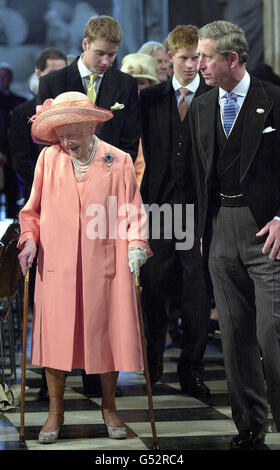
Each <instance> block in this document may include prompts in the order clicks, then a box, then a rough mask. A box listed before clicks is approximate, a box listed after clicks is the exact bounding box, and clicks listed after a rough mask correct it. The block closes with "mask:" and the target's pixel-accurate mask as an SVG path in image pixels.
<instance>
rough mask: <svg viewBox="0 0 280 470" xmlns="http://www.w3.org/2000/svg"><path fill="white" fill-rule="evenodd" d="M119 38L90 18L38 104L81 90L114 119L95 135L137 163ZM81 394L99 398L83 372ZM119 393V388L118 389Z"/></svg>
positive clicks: (112, 25) (131, 84) (134, 111)
mask: <svg viewBox="0 0 280 470" xmlns="http://www.w3.org/2000/svg"><path fill="white" fill-rule="evenodd" d="M121 39H122V35H121V30H120V27H119V24H118V23H117V21H116V20H115V19H114V18H112V17H110V16H100V17H97V18H91V19H90V20H89V21H88V23H87V25H86V28H85V37H84V39H83V41H82V49H83V53H82V55H81V56H80V57H78V58H77V59H76V60H74V61H73V62H72V63H71V64H70V65H69V66H68V67H66V68H65V69H63V70H59V71H58V72H54V73H51V74H49V75H48V76H46V77H42V78H41V79H40V85H39V92H38V100H37V101H38V103H39V104H42V103H43V102H44V100H45V99H47V98H55V97H56V96H57V95H59V94H60V93H63V92H65V91H80V92H82V93H87V95H88V96H89V97H90V98H91V99H92V100H93V102H95V104H96V105H97V106H100V107H102V108H106V109H110V110H111V111H112V112H113V114H114V116H113V118H112V119H111V120H110V121H108V122H106V123H104V124H103V126H102V128H101V129H100V130H99V131H97V132H96V135H97V136H98V137H100V139H102V140H104V141H105V142H108V143H109V144H111V145H115V146H116V147H118V148H120V149H121V150H123V151H125V152H128V153H129V154H130V156H131V158H132V160H133V161H134V160H136V157H137V153H138V145H139V137H140V112H139V97H138V90H137V80H136V79H135V78H134V77H132V76H131V75H128V74H126V73H123V72H120V71H119V70H118V69H116V68H115V67H113V63H114V61H115V58H116V55H117V50H118V47H119V45H120V43H121ZM82 375H83V384H84V392H85V393H88V394H91V395H97V396H100V395H101V385H100V380H99V376H98V375H95V374H89V375H86V374H85V372H84V371H83V373H82ZM117 393H119V389H117Z"/></svg>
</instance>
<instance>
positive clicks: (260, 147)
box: [189, 77, 280, 240]
mask: <svg viewBox="0 0 280 470" xmlns="http://www.w3.org/2000/svg"><path fill="white" fill-rule="evenodd" d="M245 101H246V105H247V106H246V110H247V113H246V116H245V118H244V120H243V130H242V138H241V158H240V183H241V187H242V192H244V194H245V195H246V200H247V201H248V206H249V207H250V209H251V211H252V214H253V216H254V218H255V220H256V223H257V225H258V227H259V228H261V227H263V226H264V225H265V224H266V223H267V222H268V221H269V220H271V219H272V218H273V217H274V216H276V215H277V216H280V158H279V149H280V90H279V87H276V86H274V85H271V84H269V83H265V82H261V81H260V80H257V79H255V78H254V77H251V84H250V88H249V90H248V93H247V96H246V98H245ZM245 101H244V104H245ZM217 106H218V88H217V87H216V88H214V89H213V90H211V91H209V92H208V93H205V94H204V95H203V96H199V97H198V98H196V99H195V100H193V102H192V104H191V107H190V110H189V117H190V125H191V133H192V142H193V150H194V152H193V155H194V164H195V166H196V181H197V183H198V185H199V187H200V189H199V214H200V235H201V236H203V235H204V236H205V238H206V239H207V240H209V236H207V235H208V234H209V229H210V225H211V224H210V223H209V222H210V221H211V218H212V217H213V216H214V214H215V212H216V211H217V201H218V198H217V192H216V190H215V176H216V175H215V161H216V157H217V155H216V152H217V151H216V142H215V136H216V112H217ZM237 119H238V118H237ZM269 127H271V128H272V129H274V130H273V131H272V132H267V133H263V130H264V129H266V128H269ZM201 176H202V177H201ZM206 221H207V223H206Z"/></svg>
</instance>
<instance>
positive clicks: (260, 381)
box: [190, 21, 280, 449]
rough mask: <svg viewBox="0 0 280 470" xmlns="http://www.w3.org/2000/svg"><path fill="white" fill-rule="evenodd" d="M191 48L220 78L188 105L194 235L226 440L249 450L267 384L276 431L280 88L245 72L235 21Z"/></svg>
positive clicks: (211, 77) (257, 435)
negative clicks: (219, 353) (204, 258)
mask: <svg viewBox="0 0 280 470" xmlns="http://www.w3.org/2000/svg"><path fill="white" fill-rule="evenodd" d="M197 51H198V55H199V62H198V69H199V70H200V71H201V73H202V75H203V76H204V78H205V81H206V83H208V84H209V85H215V84H218V87H216V88H214V89H213V90H211V91H209V92H208V93H206V94H205V95H203V96H201V97H198V98H197V99H196V100H194V101H193V103H192V105H191V109H190V123H191V130H192V137H193V147H194V157H195V158H194V162H195V164H196V167H197V178H196V179H197V183H199V184H200V186H201V190H200V192H199V194H200V197H199V201H200V204H199V214H200V234H201V235H202V236H203V252H204V253H205V254H206V255H207V254H208V252H209V268H210V273H211V277H212V282H213V286H214V297H215V301H216V304H217V309H218V312H219V326H220V330H221V335H222V344H223V352H224V361H225V368H226V375H227V381H228V390H229V396H230V403H231V408H232V418H233V420H234V423H235V425H236V427H237V429H238V432H239V434H238V435H237V436H235V437H234V438H233V439H232V441H231V446H232V448H237V449H239V448H253V447H255V446H257V445H260V444H263V442H264V439H265V430H266V425H267V395H266V388H267V394H268V398H269V402H270V406H271V412H272V415H273V418H274V422H275V426H276V430H277V431H280V400H279V392H280V249H279V247H280V158H279V148H280V91H279V88H278V87H276V86H274V85H271V84H268V83H264V82H260V81H259V80H258V79H255V78H254V77H250V75H249V74H248V72H247V71H246V61H247V55H248V44H247V41H246V38H245V36H244V33H243V31H242V30H241V29H240V28H239V27H238V26H236V25H234V24H231V23H228V22H225V21H216V22H214V23H210V24H208V25H206V26H204V27H203V28H202V29H201V30H200V31H199V43H198V49H197ZM260 349H261V352H260ZM261 356H262V357H263V361H262V360H261ZM263 368H264V372H263ZM264 374H265V379H264ZM265 382H266V387H265Z"/></svg>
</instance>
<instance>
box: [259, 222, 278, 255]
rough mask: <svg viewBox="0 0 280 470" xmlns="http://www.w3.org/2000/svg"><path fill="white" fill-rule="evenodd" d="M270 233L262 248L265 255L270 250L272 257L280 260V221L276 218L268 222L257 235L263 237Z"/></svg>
mask: <svg viewBox="0 0 280 470" xmlns="http://www.w3.org/2000/svg"><path fill="white" fill-rule="evenodd" d="M266 233H268V237H267V239H266V241H265V244H264V246H263V249H262V253H263V255H266V254H268V253H269V252H270V255H269V258H270V259H279V260H280V222H279V221H278V220H276V219H273V220H271V221H270V222H268V223H267V224H266V225H265V226H264V227H263V228H262V229H261V230H260V231H259V232H258V233H256V236H257V237H263V236H264V235H265V234H266Z"/></svg>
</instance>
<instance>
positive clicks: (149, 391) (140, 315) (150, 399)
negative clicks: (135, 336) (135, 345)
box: [134, 274, 160, 450]
mask: <svg viewBox="0 0 280 470" xmlns="http://www.w3.org/2000/svg"><path fill="white" fill-rule="evenodd" d="M134 281H135V290H136V299H137V309H138V319H139V325H140V333H141V342H142V351H143V360H144V375H145V379H146V387H147V394H148V403H149V414H150V423H151V428H152V434H153V449H154V450H156V449H160V447H159V444H158V441H157V431H156V425H155V415H154V407H153V397H152V388H151V380H150V372H149V366H148V359H147V348H146V336H145V329H144V321H143V311H142V303H141V293H140V281H139V276H136V274H135V275H134Z"/></svg>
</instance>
